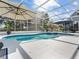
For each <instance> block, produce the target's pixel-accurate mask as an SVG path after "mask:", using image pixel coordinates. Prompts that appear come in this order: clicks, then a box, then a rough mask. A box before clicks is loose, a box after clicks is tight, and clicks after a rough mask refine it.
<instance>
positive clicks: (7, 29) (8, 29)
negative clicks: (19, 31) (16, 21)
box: [5, 21, 13, 34]
mask: <svg viewBox="0 0 79 59" xmlns="http://www.w3.org/2000/svg"><path fill="white" fill-rule="evenodd" d="M12 27H13V26H12V23H11V21H6V22H5V29H6V31H7V34H11V29H12Z"/></svg>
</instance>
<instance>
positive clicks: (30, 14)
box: [0, 0, 79, 21]
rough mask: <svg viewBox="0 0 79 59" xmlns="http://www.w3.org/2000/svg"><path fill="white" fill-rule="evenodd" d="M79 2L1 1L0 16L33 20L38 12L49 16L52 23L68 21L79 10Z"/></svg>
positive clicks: (73, 0)
mask: <svg viewBox="0 0 79 59" xmlns="http://www.w3.org/2000/svg"><path fill="white" fill-rule="evenodd" d="M78 2H79V0H0V15H1V16H6V17H11V18H14V19H32V18H34V17H35V14H36V12H37V11H38V12H39V11H40V12H45V13H48V14H49V18H50V20H51V21H59V20H66V19H67V18H69V17H71V15H72V14H73V13H74V12H75V11H76V10H78V8H79V4H78Z"/></svg>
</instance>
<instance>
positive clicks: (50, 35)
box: [3, 33, 72, 41]
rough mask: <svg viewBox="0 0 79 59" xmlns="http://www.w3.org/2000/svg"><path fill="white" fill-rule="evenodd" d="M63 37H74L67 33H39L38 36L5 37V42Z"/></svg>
mask: <svg viewBox="0 0 79 59" xmlns="http://www.w3.org/2000/svg"><path fill="white" fill-rule="evenodd" d="M62 35H72V34H67V33H38V34H20V35H11V36H6V37H3V39H5V40H17V41H26V40H35V39H36V40H41V39H54V38H56V37H59V36H62Z"/></svg>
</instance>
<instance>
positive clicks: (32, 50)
mask: <svg viewBox="0 0 79 59" xmlns="http://www.w3.org/2000/svg"><path fill="white" fill-rule="evenodd" d="M78 35H79V33H75V36H60V37H57V38H54V39H55V40H52V39H49V40H33V41H29V42H27V41H22V42H17V41H16V40H13V41H8V40H1V41H2V42H3V43H4V47H3V48H5V47H7V48H8V54H9V55H8V59H79V49H78V47H79V37H78ZM2 36H4V35H0V37H2ZM16 57H17V58H16Z"/></svg>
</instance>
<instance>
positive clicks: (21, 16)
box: [0, 0, 36, 20]
mask: <svg viewBox="0 0 79 59" xmlns="http://www.w3.org/2000/svg"><path fill="white" fill-rule="evenodd" d="M35 15H36V13H35V12H33V11H31V10H29V9H28V8H26V7H25V6H23V5H22V3H20V4H15V5H14V4H13V5H12V4H10V3H9V2H8V0H0V16H3V17H8V18H12V19H14V20H29V19H34V18H35Z"/></svg>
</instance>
